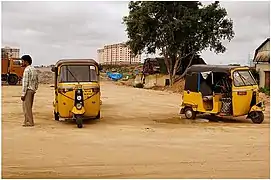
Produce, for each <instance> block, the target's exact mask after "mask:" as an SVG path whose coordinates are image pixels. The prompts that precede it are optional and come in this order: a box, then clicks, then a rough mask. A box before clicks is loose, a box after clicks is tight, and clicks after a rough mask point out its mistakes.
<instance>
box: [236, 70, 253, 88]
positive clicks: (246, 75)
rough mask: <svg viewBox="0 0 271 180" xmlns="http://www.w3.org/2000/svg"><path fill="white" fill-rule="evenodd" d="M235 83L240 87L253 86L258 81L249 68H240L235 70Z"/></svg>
mask: <svg viewBox="0 0 271 180" xmlns="http://www.w3.org/2000/svg"><path fill="white" fill-rule="evenodd" d="M233 83H234V86H236V87H240V86H252V85H256V84H257V82H256V81H255V79H254V78H253V75H252V74H251V72H250V71H249V70H239V71H234V73H233Z"/></svg>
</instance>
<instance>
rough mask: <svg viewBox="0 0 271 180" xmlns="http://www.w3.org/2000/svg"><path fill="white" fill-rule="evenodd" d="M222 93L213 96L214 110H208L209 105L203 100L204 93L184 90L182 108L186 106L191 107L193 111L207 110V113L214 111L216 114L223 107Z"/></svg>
mask: <svg viewBox="0 0 271 180" xmlns="http://www.w3.org/2000/svg"><path fill="white" fill-rule="evenodd" d="M220 99H221V94H215V95H213V98H212V103H213V108H212V110H206V108H208V107H206V106H208V105H207V104H206V103H204V102H203V98H202V94H201V92H189V93H188V92H187V91H184V94H183V103H182V105H181V108H185V107H191V108H192V109H193V111H198V112H206V113H212V114H216V113H218V112H219V111H220V109H221V105H222V103H221V101H220Z"/></svg>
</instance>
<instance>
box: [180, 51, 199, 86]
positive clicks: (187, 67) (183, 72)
mask: <svg viewBox="0 0 271 180" xmlns="http://www.w3.org/2000/svg"><path fill="white" fill-rule="evenodd" d="M194 56H195V54H193V55H192V57H191V58H190V61H189V64H188V66H187V67H186V68H185V71H184V72H183V74H182V75H181V76H180V77H178V79H176V80H175V82H176V81H179V80H180V79H182V78H183V77H184V76H185V74H186V73H187V70H188V68H189V67H190V66H191V63H192V60H193V58H194Z"/></svg>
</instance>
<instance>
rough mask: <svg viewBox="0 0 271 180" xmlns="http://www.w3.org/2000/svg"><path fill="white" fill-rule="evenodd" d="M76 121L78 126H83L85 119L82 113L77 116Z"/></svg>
mask: <svg viewBox="0 0 271 180" xmlns="http://www.w3.org/2000/svg"><path fill="white" fill-rule="evenodd" d="M75 122H76V124H77V127H78V128H82V127H83V119H82V117H81V116H80V115H77V116H75Z"/></svg>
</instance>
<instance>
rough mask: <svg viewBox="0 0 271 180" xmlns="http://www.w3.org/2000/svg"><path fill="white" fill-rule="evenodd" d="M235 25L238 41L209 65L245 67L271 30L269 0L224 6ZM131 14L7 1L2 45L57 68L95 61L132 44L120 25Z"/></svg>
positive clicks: (86, 5)
mask: <svg viewBox="0 0 271 180" xmlns="http://www.w3.org/2000/svg"><path fill="white" fill-rule="evenodd" d="M221 4H222V6H223V7H225V8H226V9H227V11H228V15H229V17H230V18H232V19H233V21H234V31H235V34H236V35H235V38H234V39H233V40H232V41H231V42H230V43H227V51H226V53H224V54H219V55H216V54H214V53H211V52H204V53H203V54H202V56H203V58H204V59H205V60H206V61H207V63H214V64H219V63H220V62H222V63H231V62H240V63H246V62H247V60H248V54H249V53H250V54H252V53H253V52H254V50H255V49H256V48H257V47H258V46H259V45H260V44H261V43H262V42H263V41H264V40H265V39H266V38H267V37H269V32H270V21H269V16H270V8H269V7H270V5H269V1H265V2H258V1H255V2H245V1H242V2H241V1H240V2H234V1H225V2H221ZM125 15H128V2H126V1H117V2H114V1H107V2H103V1H100V2H99V1H90V2H87V1H81V2H77V1H76V2H73V1H67V2H64V1H60V2H53V1H48V2H39V1H36V2H34V1H33V2H26V1H23V2H22V1H21V2H15V1H6V2H2V46H6V45H7V46H15V47H20V48H21V54H24V53H27V54H31V55H32V56H33V59H34V64H52V63H54V62H56V61H57V60H58V59H61V58H77V57H78V58H94V59H97V49H98V48H101V47H103V46H104V45H105V44H111V43H117V42H123V41H125V40H127V35H126V32H125V26H124V25H123V24H122V23H121V22H122V18H123V16H125Z"/></svg>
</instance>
